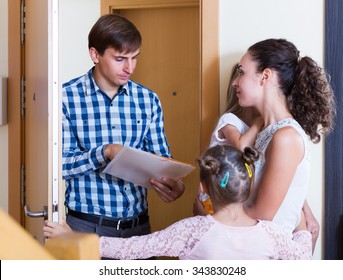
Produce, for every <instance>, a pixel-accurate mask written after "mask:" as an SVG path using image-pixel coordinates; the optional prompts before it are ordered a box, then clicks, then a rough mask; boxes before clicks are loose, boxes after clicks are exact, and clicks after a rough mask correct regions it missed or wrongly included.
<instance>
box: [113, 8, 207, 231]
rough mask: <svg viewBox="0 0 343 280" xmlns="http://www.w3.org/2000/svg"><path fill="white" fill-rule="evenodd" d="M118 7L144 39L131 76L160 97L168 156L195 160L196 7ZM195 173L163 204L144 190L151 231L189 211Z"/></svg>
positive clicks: (189, 214)
mask: <svg viewBox="0 0 343 280" xmlns="http://www.w3.org/2000/svg"><path fill="white" fill-rule="evenodd" d="M118 12H119V13H120V14H121V15H123V16H125V17H126V18H128V19H129V20H131V21H132V22H133V23H134V24H135V25H136V26H137V28H138V29H139V30H140V32H141V34H142V38H143V46H142V48H141V54H140V57H139V59H138V63H137V67H136V70H135V73H134V74H133V75H132V79H133V80H134V81H137V82H138V83H141V84H143V85H145V86H147V87H148V88H150V89H152V90H154V91H155V92H156V93H157V94H158V96H159V97H160V99H161V103H162V107H163V112H164V119H165V128H166V134H167V139H168V142H169V145H170V149H171V153H172V155H173V157H174V158H175V159H177V160H181V161H184V162H187V163H191V164H195V158H196V157H197V156H199V151H200V137H199V131H200V125H199V124H200V121H199V117H200V115H199V108H200V104H199V101H200V100H199V94H198V92H199V75H198V73H199V43H198V42H199V16H198V14H199V12H198V7H185V8H184V7H176V8H168V9H166V8H153V9H144V10H141V9H130V10H120V11H118ZM198 177H199V176H198V172H197V171H195V172H193V173H191V174H190V175H189V176H188V177H187V178H185V179H184V181H185V184H186V186H187V188H186V191H185V193H184V195H183V196H182V197H181V198H180V199H178V200H177V201H175V203H174V202H173V203H171V204H166V203H164V202H162V201H161V199H160V198H159V197H158V195H156V193H155V192H149V195H148V198H149V209H151V210H152V211H150V213H149V215H150V217H151V224H152V228H153V230H157V229H161V228H164V227H166V226H168V225H170V224H171V223H172V222H175V221H176V220H179V219H180V218H183V217H188V216H191V215H192V202H193V201H194V197H195V195H196V192H197V186H198V185H199V180H198ZM157 209H158V210H157ZM156 210H157V211H156Z"/></svg>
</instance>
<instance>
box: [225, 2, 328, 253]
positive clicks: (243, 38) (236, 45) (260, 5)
mask: <svg viewBox="0 0 343 280" xmlns="http://www.w3.org/2000/svg"><path fill="white" fill-rule="evenodd" d="M309 11H311V12H309ZM219 21H220V23H219V26H220V31H219V32H220V34H219V38H220V94H221V99H220V100H221V101H220V102H221V112H224V109H225V102H226V89H227V85H228V79H229V74H230V71H231V67H232V65H233V64H234V63H236V62H238V61H239V59H240V57H241V56H242V55H243V54H244V52H245V51H246V50H247V48H248V47H249V46H251V45H252V44H253V43H255V42H257V41H260V40H263V39H267V38H272V37H273V38H285V39H287V40H290V41H292V42H293V43H294V44H295V45H296V46H297V47H298V49H299V50H300V55H301V56H304V55H308V56H310V57H312V58H313V59H314V60H316V61H317V62H318V63H319V64H323V56H324V0H287V1H284V0H259V1H256V0H244V1H236V0H221V1H220V19H219ZM312 151H313V153H312V183H311V188H310V192H309V194H308V202H309V205H310V207H311V208H312V211H313V213H314V215H315V217H316V218H317V220H318V221H319V222H320V224H321V225H322V224H323V223H322V219H323V198H324V193H323V144H322V143H321V144H317V145H312ZM321 230H322V232H323V228H322V227H321ZM322 237H323V233H321V234H320V236H319V238H318V241H317V246H316V250H315V255H314V258H315V259H321V257H322V248H321V247H322V242H321V238H322Z"/></svg>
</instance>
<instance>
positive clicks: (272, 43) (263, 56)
mask: <svg viewBox="0 0 343 280" xmlns="http://www.w3.org/2000/svg"><path fill="white" fill-rule="evenodd" d="M248 52H249V53H250V55H251V56H252V59H253V60H254V61H255V62H256V63H257V71H258V72H262V71H263V70H264V69H266V68H270V69H273V70H275V71H276V72H277V73H278V79H279V85H280V89H281V90H282V93H283V94H284V95H285V96H286V97H287V100H288V104H289V109H290V112H291V114H292V115H293V117H294V118H295V119H296V120H297V121H298V122H299V124H300V125H301V126H302V128H303V129H304V131H305V132H306V133H307V134H308V135H309V136H310V138H311V140H312V141H313V142H314V143H318V142H319V141H320V138H321V136H320V134H319V132H321V133H322V134H327V133H329V132H331V131H332V129H333V126H334V119H335V116H336V103H335V97H334V93H333V91H332V89H331V87H330V84H329V75H327V73H325V71H324V70H323V69H322V68H321V67H319V66H318V64H317V63H316V62H315V61H314V60H313V59H311V58H310V57H308V56H304V57H300V56H299V51H298V50H297V48H296V47H295V46H294V44H293V43H291V42H289V41H287V40H285V39H267V40H264V41H260V42H258V43H256V44H254V45H252V46H251V47H250V48H249V49H248Z"/></svg>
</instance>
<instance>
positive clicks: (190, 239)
mask: <svg viewBox="0 0 343 280" xmlns="http://www.w3.org/2000/svg"><path fill="white" fill-rule="evenodd" d="M257 157H258V154H257V151H256V150H254V149H252V148H249V147H248V148H246V149H244V152H243V153H242V152H241V151H239V150H238V149H236V148H234V147H232V146H229V145H217V146H215V147H212V148H209V149H208V150H207V151H206V152H205V153H204V154H203V155H202V156H201V157H200V158H199V159H198V164H199V167H200V181H201V186H200V187H201V188H203V190H204V191H205V192H207V193H208V194H209V196H210V197H211V199H212V203H213V207H214V210H215V213H214V214H213V215H207V216H195V217H190V218H186V219H183V220H181V221H179V222H176V223H174V224H172V225H171V226H169V227H168V228H166V229H164V230H161V231H157V232H154V233H151V234H148V235H144V236H134V237H130V238H115V237H100V253H101V256H102V257H106V258H117V259H146V258H149V257H152V256H168V257H179V259H310V258H311V235H310V233H309V232H308V231H306V230H304V229H306V226H305V225H304V224H303V223H301V224H300V226H299V227H298V228H297V230H298V231H296V232H295V233H294V236H293V240H292V239H291V238H290V237H289V236H288V235H287V234H286V233H285V232H284V231H283V230H282V229H280V228H279V226H278V225H276V224H274V223H272V222H270V221H263V220H255V219H252V218H251V217H249V216H248V215H247V214H246V213H245V211H244V209H243V203H244V201H246V200H247V199H248V197H249V194H250V190H251V188H252V187H253V176H254V171H253V170H254V168H253V162H254V161H255V160H256V159H257ZM68 231H70V228H68V226H67V225H66V224H65V225H64V226H61V225H58V224H54V223H51V222H46V226H45V227H44V235H45V236H46V237H54V236H56V235H59V234H61V233H62V232H68Z"/></svg>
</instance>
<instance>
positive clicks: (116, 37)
mask: <svg viewBox="0 0 343 280" xmlns="http://www.w3.org/2000/svg"><path fill="white" fill-rule="evenodd" d="M141 44H142V37H141V34H140V32H139V31H138V29H137V28H136V26H135V25H134V24H133V23H132V22H130V21H129V20H127V19H126V18H124V17H122V16H120V15H117V14H107V15H103V16H101V17H100V18H99V19H98V20H97V22H96V23H95V24H94V26H93V27H92V29H91V31H90V32H89V34H88V48H92V47H93V48H95V49H96V50H97V51H98V53H99V54H100V55H103V54H104V52H105V50H106V49H107V48H110V47H111V48H114V49H115V50H117V51H119V52H126V53H130V52H134V51H136V50H138V49H139V48H140V46H141Z"/></svg>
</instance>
